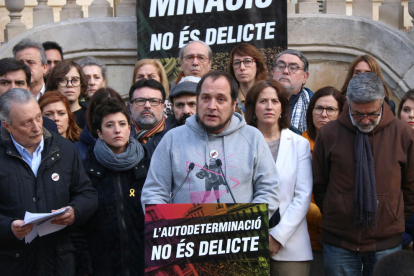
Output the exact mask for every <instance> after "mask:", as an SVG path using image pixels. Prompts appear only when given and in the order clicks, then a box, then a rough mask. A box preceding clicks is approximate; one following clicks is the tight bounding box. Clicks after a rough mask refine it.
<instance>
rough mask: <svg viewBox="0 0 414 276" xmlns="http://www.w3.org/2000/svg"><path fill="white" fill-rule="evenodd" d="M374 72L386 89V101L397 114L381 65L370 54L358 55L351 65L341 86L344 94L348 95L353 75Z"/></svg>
mask: <svg viewBox="0 0 414 276" xmlns="http://www.w3.org/2000/svg"><path fill="white" fill-rule="evenodd" d="M366 72H372V73H375V74H377V76H378V77H379V78H380V79H381V80H382V83H383V84H384V90H385V99H384V100H385V102H386V103H387V104H388V106H389V107H390V108H391V111H392V113H393V114H394V115H395V103H394V101H392V100H390V99H389V98H390V92H389V90H388V88H387V85H386V84H385V80H384V77H383V76H382V71H381V67H380V66H379V64H378V62H377V61H376V60H375V58H374V57H373V56H370V55H360V56H357V57H356V58H355V59H354V60H353V61H352V62H351V64H350V65H349V68H348V73H347V75H346V79H345V82H344V85H343V86H342V88H341V93H342V95H344V96H346V90H347V89H348V85H349V81H350V80H351V79H352V77H353V76H355V75H357V74H361V73H366Z"/></svg>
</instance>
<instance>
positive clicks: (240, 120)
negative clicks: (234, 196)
mask: <svg viewBox="0 0 414 276" xmlns="http://www.w3.org/2000/svg"><path fill="white" fill-rule="evenodd" d="M185 124H186V125H187V126H188V127H190V128H191V129H192V130H194V131H195V132H196V133H198V134H199V135H200V136H205V135H206V134H207V132H206V131H205V130H204V129H203V128H202V127H201V126H200V124H199V123H198V121H197V115H196V114H194V115H193V116H191V117H190V118H187V120H186V122H185ZM245 125H246V121H245V120H244V117H243V116H242V115H240V114H239V113H233V116H232V117H231V121H230V124H229V125H228V127H227V128H226V129H225V130H223V131H222V132H220V133H218V134H213V133H210V134H211V135H212V136H214V137H223V136H227V135H230V134H232V133H233V132H235V131H237V130H239V129H240V128H242V127H244V126H245Z"/></svg>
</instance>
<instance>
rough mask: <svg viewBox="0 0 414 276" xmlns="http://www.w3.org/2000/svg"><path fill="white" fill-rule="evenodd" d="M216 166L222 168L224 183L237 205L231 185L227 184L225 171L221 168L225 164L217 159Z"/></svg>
mask: <svg viewBox="0 0 414 276" xmlns="http://www.w3.org/2000/svg"><path fill="white" fill-rule="evenodd" d="M216 164H217V166H218V167H219V168H220V172H221V174H222V175H223V179H224V183H225V184H226V186H227V189H228V190H229V192H230V195H231V197H232V198H233V201H234V203H237V202H236V200H235V199H234V196H233V192H232V191H231V189H230V186H229V183H227V180H226V176H225V175H224V172H223V169H222V168H221V166H222V165H223V163H221V160H220V159H216Z"/></svg>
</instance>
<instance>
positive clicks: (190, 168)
mask: <svg viewBox="0 0 414 276" xmlns="http://www.w3.org/2000/svg"><path fill="white" fill-rule="evenodd" d="M193 169H194V163H193V162H191V163H190V166H188V173H187V175H186V176H185V178H184V180H183V182H181V184H180V187H178V189H177V190H176V191H175V193H173V195H172V197H171V199H170V200H169V201H168V202H167V203H171V202H172V201H173V199H174V197H175V195H176V194H177V193H178V192H179V191H180V190H181V188H182V187H183V186H184V183H185V182H186V181H187V178H188V176H189V175H190V172H191V171H192V170H193Z"/></svg>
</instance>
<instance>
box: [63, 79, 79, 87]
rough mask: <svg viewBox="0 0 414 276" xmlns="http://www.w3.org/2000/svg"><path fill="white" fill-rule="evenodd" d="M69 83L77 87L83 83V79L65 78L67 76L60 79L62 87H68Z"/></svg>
mask: <svg viewBox="0 0 414 276" xmlns="http://www.w3.org/2000/svg"><path fill="white" fill-rule="evenodd" d="M69 83H71V84H72V86H73V87H77V86H79V85H81V80H80V78H73V79H71V80H70V79H65V78H62V79H58V85H59V86H60V87H66V86H68V85H69Z"/></svg>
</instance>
